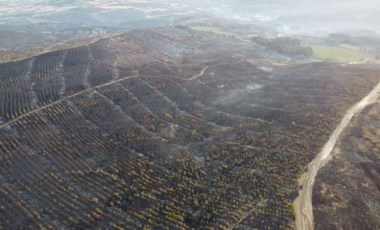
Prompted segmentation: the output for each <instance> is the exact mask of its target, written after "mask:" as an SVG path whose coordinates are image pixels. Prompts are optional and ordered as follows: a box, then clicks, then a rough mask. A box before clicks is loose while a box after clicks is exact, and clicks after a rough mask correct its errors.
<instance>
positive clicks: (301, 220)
mask: <svg viewBox="0 0 380 230" xmlns="http://www.w3.org/2000/svg"><path fill="white" fill-rule="evenodd" d="M379 96H380V83H379V84H378V85H377V86H376V87H375V88H374V89H373V90H372V91H371V92H370V93H369V94H368V95H367V96H366V97H365V98H363V99H362V100H361V101H360V102H358V103H357V104H355V105H354V106H352V107H351V108H350V109H349V110H348V111H347V112H346V114H345V116H344V117H343V119H342V121H341V122H340V124H339V126H338V127H337V128H336V129H335V131H334V132H333V134H332V135H331V136H330V139H329V140H328V141H327V143H326V144H325V146H324V147H323V149H322V151H321V152H320V153H319V154H318V155H317V157H316V158H315V159H314V160H313V161H312V162H311V163H310V164H309V167H308V171H307V172H306V173H305V174H304V175H302V177H301V178H300V180H299V184H300V185H302V190H300V193H299V196H298V198H297V199H296V200H295V202H294V206H295V211H296V229H297V230H313V229H314V219H313V207H312V192H313V186H314V181H315V177H316V175H317V173H318V171H319V169H320V168H322V167H323V166H324V165H325V164H326V163H327V162H328V160H329V159H330V158H329V156H330V153H331V152H332V150H333V149H334V146H335V144H336V142H337V141H338V139H339V137H340V135H341V134H342V132H343V130H344V129H345V128H346V126H347V125H348V124H349V122H350V121H351V119H352V118H353V117H354V115H355V114H358V113H360V112H361V111H362V110H363V109H364V108H365V107H366V106H368V105H369V104H372V103H375V102H376V100H377V98H378V97H379Z"/></svg>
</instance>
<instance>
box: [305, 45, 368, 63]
mask: <svg viewBox="0 0 380 230" xmlns="http://www.w3.org/2000/svg"><path fill="white" fill-rule="evenodd" d="M309 47H311V48H312V49H313V56H314V58H317V59H322V60H329V61H337V62H349V61H359V60H362V59H365V58H372V57H373V56H372V55H371V54H368V53H363V52H360V51H356V50H353V49H347V48H343V47H337V46H323V45H311V46H309Z"/></svg>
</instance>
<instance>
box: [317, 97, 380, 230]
mask: <svg viewBox="0 0 380 230" xmlns="http://www.w3.org/2000/svg"><path fill="white" fill-rule="evenodd" d="M313 208H314V217H315V227H316V229H363V230H365V229H371V230H372V229H380V100H378V102H377V103H376V104H373V105H370V106H368V108H366V109H365V110H364V111H363V112H362V113H361V114H359V115H358V116H357V117H355V118H354V119H353V121H352V122H351V124H350V126H349V127H347V130H346V132H345V134H344V135H343V137H342V138H341V140H340V142H339V143H338V145H337V147H336V148H335V150H334V152H333V153H332V160H331V161H330V162H329V163H328V164H327V165H326V166H325V167H324V168H323V169H321V170H320V172H319V175H318V177H317V179H316V184H315V187H314V195H313Z"/></svg>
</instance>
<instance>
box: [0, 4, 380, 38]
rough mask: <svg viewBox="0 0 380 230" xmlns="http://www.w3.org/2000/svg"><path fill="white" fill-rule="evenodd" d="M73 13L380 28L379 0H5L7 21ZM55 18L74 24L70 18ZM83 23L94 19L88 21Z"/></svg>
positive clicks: (2, 11) (0, 18)
mask: <svg viewBox="0 0 380 230" xmlns="http://www.w3.org/2000/svg"><path fill="white" fill-rule="evenodd" d="M72 12H85V13H86V14H88V15H89V17H91V18H94V19H95V21H94V22H93V24H96V20H98V21H99V20H100V21H102V20H103V18H107V15H108V14H111V13H114V12H115V13H118V14H117V16H113V17H110V18H108V21H107V23H110V22H112V21H114V22H115V23H119V22H120V21H123V22H124V21H133V18H131V16H128V15H133V16H132V17H135V15H137V16H136V20H138V19H141V18H147V19H155V18H159V17H167V16H170V15H174V16H175V15H186V14H188V15H192V14H194V15H195V14H197V13H202V14H209V15H212V16H216V17H222V18H223V17H224V18H229V19H235V20H239V21H242V22H252V21H253V22H255V21H257V22H268V23H274V24H276V25H278V28H282V30H283V31H282V32H285V33H317V32H319V31H323V32H344V31H355V30H371V31H376V32H380V24H379V23H378V22H379V21H380V1H377V0H362V1H356V0H355V1H353V0H317V1H315V0H314V1H312V0H277V1H274V0H235V1H231V0H230V1H228V0H192V1H185V0H150V1H148V0H54V1H53V0H7V1H5V0H0V23H2V24H4V23H5V22H9V21H12V20H13V21H15V20H20V19H26V20H36V19H39V18H41V17H42V18H44V19H46V20H48V17H49V16H54V15H56V14H58V15H60V16H61V15H63V14H68V15H72ZM131 12H132V13H131ZM99 15H100V16H99ZM104 15H106V16H104ZM123 17H127V19H124V18H123ZM140 17H141V18H140ZM55 20H57V21H58V22H62V23H70V22H67V21H69V19H67V18H65V19H64V20H63V19H55ZM59 20H62V21H59ZM76 23H77V22H76ZM83 24H85V25H88V24H89V22H86V21H85V20H84V21H83Z"/></svg>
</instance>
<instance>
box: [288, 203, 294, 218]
mask: <svg viewBox="0 0 380 230" xmlns="http://www.w3.org/2000/svg"><path fill="white" fill-rule="evenodd" d="M287 207H288V211H289V213H290V214H291V215H292V216H296V210H295V208H294V204H292V203H288V205H287Z"/></svg>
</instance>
